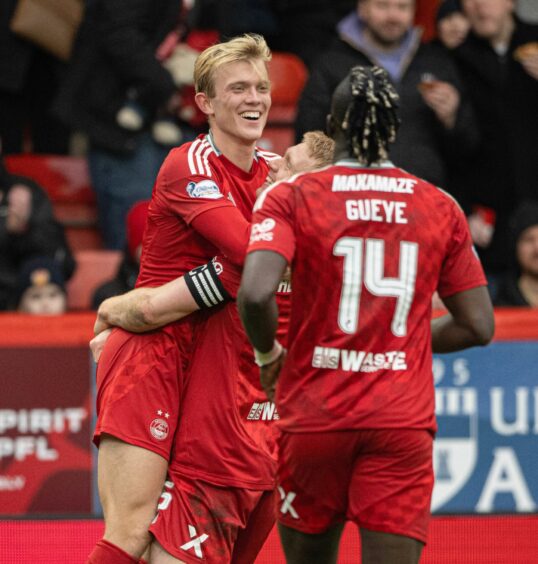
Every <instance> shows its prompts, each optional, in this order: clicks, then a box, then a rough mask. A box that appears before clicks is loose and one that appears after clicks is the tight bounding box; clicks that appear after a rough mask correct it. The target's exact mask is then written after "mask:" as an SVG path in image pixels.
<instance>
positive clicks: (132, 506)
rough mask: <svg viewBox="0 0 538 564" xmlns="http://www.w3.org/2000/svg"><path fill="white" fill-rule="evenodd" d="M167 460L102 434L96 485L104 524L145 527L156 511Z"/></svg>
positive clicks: (164, 477)
mask: <svg viewBox="0 0 538 564" xmlns="http://www.w3.org/2000/svg"><path fill="white" fill-rule="evenodd" d="M167 467H168V462H167V461H166V460H165V459H164V458H163V457H162V456H160V455H158V454H156V453H154V452H152V451H149V450H147V449H144V448H140V447H138V446H134V445H131V444H128V443H125V442H123V441H121V440H119V439H117V438H115V437H112V436H110V435H106V434H105V435H103V436H102V437H101V443H100V447H99V454H98V485H99V495H100V498H101V503H102V505H103V511H104V515H105V520H106V521H107V524H108V523H110V525H111V526H112V524H113V523H116V524H117V525H118V526H131V524H132V523H133V522H134V521H136V522H141V523H144V526H145V527H146V528H147V527H148V526H149V524H150V522H151V520H152V519H153V517H154V515H155V511H156V508H157V503H158V500H159V497H160V495H161V492H162V488H163V484H164V481H165V479H166V470H167Z"/></svg>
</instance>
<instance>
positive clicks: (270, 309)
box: [237, 290, 278, 352]
mask: <svg viewBox="0 0 538 564" xmlns="http://www.w3.org/2000/svg"><path fill="white" fill-rule="evenodd" d="M237 306H238V308H239V313H240V314H241V319H242V321H243V325H244V326H245V331H246V333H247V336H248V338H249V340H250V342H251V343H252V346H253V347H254V348H255V349H256V350H258V351H261V352H268V351H270V350H271V349H272V348H273V343H274V341H275V336H276V331H277V326H278V307H277V305H276V301H275V298H274V296H271V298H270V299H268V300H266V301H250V300H249V299H248V298H246V297H245V296H243V295H242V294H241V290H240V291H239V294H238V296H237Z"/></svg>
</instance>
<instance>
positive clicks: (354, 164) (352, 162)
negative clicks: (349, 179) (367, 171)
mask: <svg viewBox="0 0 538 564" xmlns="http://www.w3.org/2000/svg"><path fill="white" fill-rule="evenodd" d="M334 164H335V165H336V166H347V167H350V168H372V169H380V168H394V164H393V163H392V162H391V161H380V162H378V163H373V164H371V165H366V164H362V163H360V162H358V161H357V159H351V158H350V159H339V160H338V161H336V162H335V163H334Z"/></svg>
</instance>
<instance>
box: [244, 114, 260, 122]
mask: <svg viewBox="0 0 538 564" xmlns="http://www.w3.org/2000/svg"><path fill="white" fill-rule="evenodd" d="M239 115H240V116H241V117H242V118H244V119H248V120H249V121H257V120H259V119H260V117H261V115H262V114H261V112H243V113H241V114H239Z"/></svg>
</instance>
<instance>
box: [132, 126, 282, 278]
mask: <svg viewBox="0 0 538 564" xmlns="http://www.w3.org/2000/svg"><path fill="white" fill-rule="evenodd" d="M272 158H278V155H275V154H273V153H267V152H266V151H261V150H257V151H256V158H255V159H254V162H253V165H252V169H251V170H250V172H245V171H244V170H242V169H240V168H239V167H237V166H236V165H234V164H233V163H232V162H231V161H229V160H228V159H227V158H226V157H225V156H224V155H223V154H222V153H220V152H219V150H218V149H217V147H216V146H215V145H214V143H213V141H212V138H211V135H210V134H208V135H201V136H199V137H198V138H197V139H196V140H195V141H193V142H192V143H185V144H184V145H181V147H178V148H176V149H172V150H171V151H170V153H169V154H168V156H167V158H166V160H165V161H164V163H163V165H162V167H161V170H160V171H159V174H158V176H157V180H156V182H155V185H154V187H153V194H152V198H151V202H150V205H149V209H148V220H147V225H146V231H145V234H144V242H143V247H142V258H141V263H140V274H139V276H138V280H137V286H160V285H162V284H165V283H166V282H169V281H170V280H173V279H174V278H177V277H179V276H181V275H183V274H185V272H188V271H189V270H191V269H192V268H194V267H196V266H200V265H202V264H204V263H206V262H207V261H209V260H210V259H211V258H212V257H214V256H215V255H216V254H218V253H219V248H218V246H216V245H214V244H212V243H210V242H209V241H208V240H207V239H205V238H204V237H202V236H201V235H200V234H199V233H197V232H196V231H195V230H194V229H193V228H192V227H191V226H190V223H191V222H192V221H193V220H194V219H195V218H196V217H198V216H199V215H200V214H202V213H204V212H205V211H208V210H210V209H215V208H220V207H227V208H230V214H235V215H236V216H237V221H238V222H242V221H243V222H244V221H245V220H246V221H250V218H251V215H252V206H253V205H254V201H255V199H256V190H257V189H258V188H259V187H260V186H261V185H262V184H263V183H264V182H265V179H266V177H267V173H268V170H269V167H268V165H267V160H270V159H272Z"/></svg>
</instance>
